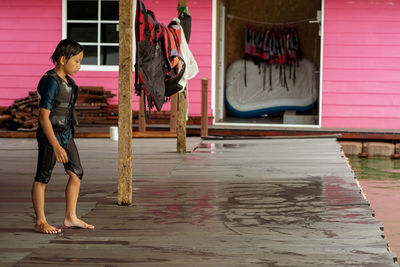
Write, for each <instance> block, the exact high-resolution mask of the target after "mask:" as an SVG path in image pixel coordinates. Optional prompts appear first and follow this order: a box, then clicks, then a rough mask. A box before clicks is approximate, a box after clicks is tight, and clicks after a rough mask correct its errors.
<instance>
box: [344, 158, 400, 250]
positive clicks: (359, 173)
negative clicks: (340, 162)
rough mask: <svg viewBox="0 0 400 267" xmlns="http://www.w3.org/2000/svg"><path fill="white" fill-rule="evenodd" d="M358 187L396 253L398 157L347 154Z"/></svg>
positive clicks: (398, 232) (399, 189)
mask: <svg viewBox="0 0 400 267" xmlns="http://www.w3.org/2000/svg"><path fill="white" fill-rule="evenodd" d="M349 163H350V165H351V167H352V169H353V171H354V172H355V175H356V177H357V179H358V180H359V182H360V185H361V187H362V190H363V192H364V194H365V196H366V198H367V200H368V201H369V202H370V204H371V207H372V209H373V210H374V211H375V217H376V218H377V219H378V220H380V221H381V222H382V223H383V226H384V235H385V239H386V240H388V241H389V247H390V249H391V251H392V252H393V253H395V254H396V255H397V256H398V257H400V212H399V205H400V160H392V159H371V158H370V159H366V158H358V157H354V158H349Z"/></svg>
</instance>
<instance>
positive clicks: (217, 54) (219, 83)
mask: <svg viewBox="0 0 400 267" xmlns="http://www.w3.org/2000/svg"><path fill="white" fill-rule="evenodd" d="M221 6H223V8H222V9H223V12H221ZM225 10H226V8H225V6H224V5H223V3H222V2H221V0H212V53H211V54H212V60H211V62H212V63H211V64H212V66H211V78H212V82H211V96H212V97H211V106H212V112H213V125H219V126H229V127H233V128H241V127H246V128H249V127H251V128H322V126H321V125H322V90H323V69H324V68H323V66H324V61H323V59H324V20H325V19H324V18H325V0H321V25H320V31H321V37H320V38H321V42H320V69H319V112H318V125H304V124H267V123H257V124H255V123H232V122H224V121H220V119H221V117H222V118H225V115H226V114H225V56H226V51H224V50H225V38H226V36H225V34H226V32H225V22H226V12H225ZM220 13H222V14H223V15H224V16H225V17H224V18H223V17H219V16H218V15H219V14H220ZM218 20H221V21H223V23H221V24H222V25H223V29H222V30H221V29H220V28H219V27H221V28H222V25H221V24H220V23H219V22H218ZM220 32H223V35H221V34H220ZM222 50H223V51H224V52H225V53H224V55H223V56H222V58H221V51H222ZM221 65H222V66H221ZM221 68H222V69H223V73H222V76H223V77H222V79H221V77H220V75H221ZM221 88H222V89H221ZM220 105H222V107H221V106H220Z"/></svg>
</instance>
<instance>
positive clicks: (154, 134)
mask: <svg viewBox="0 0 400 267" xmlns="http://www.w3.org/2000/svg"><path fill="white" fill-rule="evenodd" d="M35 137H36V132H0V138H35ZM132 137H133V138H176V132H168V131H146V132H139V131H133V132H132ZM75 138H110V133H109V132H82V133H79V132H78V133H76V134H75Z"/></svg>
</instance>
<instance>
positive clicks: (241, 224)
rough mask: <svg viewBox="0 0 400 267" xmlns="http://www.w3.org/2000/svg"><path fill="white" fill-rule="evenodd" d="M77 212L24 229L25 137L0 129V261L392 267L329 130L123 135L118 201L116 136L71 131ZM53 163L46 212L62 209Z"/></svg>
mask: <svg viewBox="0 0 400 267" xmlns="http://www.w3.org/2000/svg"><path fill="white" fill-rule="evenodd" d="M76 143H77V146H78V149H79V151H80V154H81V159H82V163H83V166H84V169H85V175H84V182H83V183H82V189H81V195H80V199H79V206H78V215H79V216H82V217H83V218H84V219H85V220H87V221H88V222H89V223H92V224H94V225H95V226H96V229H95V230H94V231H91V230H82V229H65V230H64V231H63V233H62V234H60V235H57V236H50V235H43V234H38V233H35V232H33V230H32V228H33V224H34V213H33V209H32V204H31V201H30V190H31V184H32V179H33V178H32V177H33V175H34V172H35V168H36V159H37V155H36V154H37V150H36V141H35V140H34V139H0V177H1V178H0V214H1V220H0V266H74V265H76V266H398V265H397V263H395V262H394V260H395V255H394V254H393V253H390V252H389V250H388V244H387V241H386V240H385V239H384V238H383V234H384V232H383V231H382V229H383V226H382V224H381V223H380V222H379V221H377V220H376V219H375V218H374V217H373V213H374V212H373V210H372V209H371V208H370V207H369V204H368V202H367V201H366V200H365V199H364V198H363V196H362V194H361V192H360V188H359V186H358V184H357V182H356V180H355V179H354V174H353V173H352V172H351V170H350V168H349V167H348V166H347V164H346V161H345V158H344V157H343V154H342V152H341V150H340V146H339V144H338V143H337V141H336V140H335V139H334V138H309V139H303V138H293V139H271V140H268V139H260V140H203V141H201V140H200V139H199V138H188V145H187V147H188V150H191V151H192V152H191V153H186V154H176V153H174V152H175V151H176V140H174V139H134V140H133V143H134V160H133V162H134V183H133V184H134V190H133V200H134V204H133V205H132V206H128V207H119V206H117V205H116V201H117V192H116V190H117V142H112V141H110V140H108V139H77V140H76ZM66 181H67V177H66V176H65V174H64V173H63V168H62V166H60V165H58V166H57V168H56V169H55V170H54V173H53V177H52V181H51V182H50V183H49V185H48V188H47V195H46V196H47V202H46V210H47V217H48V221H49V222H50V223H52V224H55V225H58V226H60V224H61V223H62V219H63V215H64V208H65V207H64V196H63V194H64V187H65V184H66Z"/></svg>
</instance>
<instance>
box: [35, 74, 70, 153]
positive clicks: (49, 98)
mask: <svg viewBox="0 0 400 267" xmlns="http://www.w3.org/2000/svg"><path fill="white" fill-rule="evenodd" d="M63 86H64V87H65V89H66V90H69V91H70V92H71V94H72V93H73V90H72V85H71V84H67V83H66V82H65V81H63ZM58 90H59V88H58V84H57V81H56V80H55V79H54V78H53V77H50V76H48V77H45V78H44V81H43V82H42V83H41V84H40V86H39V87H38V93H39V95H40V103H39V107H40V108H45V109H48V110H50V111H51V109H52V108H53V105H54V101H55V99H56V97H57V94H58ZM70 99H71V100H72V99H73V97H71V98H70ZM68 108H69V109H70V110H71V111H72V109H73V103H71V101H70V102H69V105H68ZM70 114H72V112H71V113H70ZM71 122H72V118H71V116H68V117H67V119H66V128H65V130H64V131H63V132H54V135H55V136H56V138H57V140H58V143H59V144H60V145H61V146H66V145H68V143H69V141H70V140H71V138H72V132H71ZM36 137H37V139H40V140H43V139H45V140H46V139H47V137H46V135H45V133H44V132H43V128H42V126H41V125H40V122H39V126H38V129H37V132H36Z"/></svg>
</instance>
